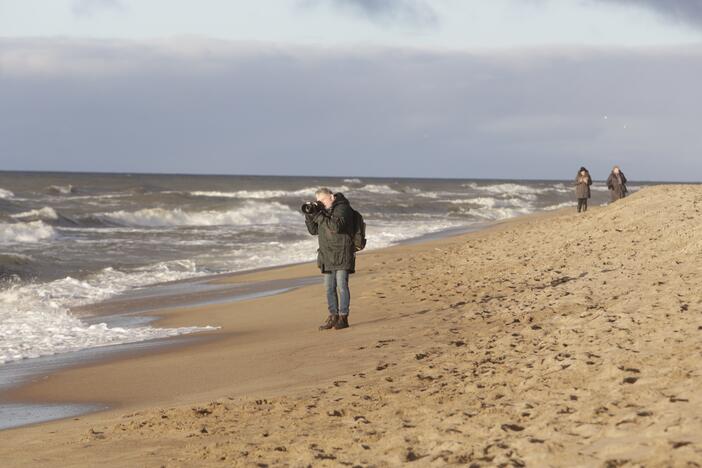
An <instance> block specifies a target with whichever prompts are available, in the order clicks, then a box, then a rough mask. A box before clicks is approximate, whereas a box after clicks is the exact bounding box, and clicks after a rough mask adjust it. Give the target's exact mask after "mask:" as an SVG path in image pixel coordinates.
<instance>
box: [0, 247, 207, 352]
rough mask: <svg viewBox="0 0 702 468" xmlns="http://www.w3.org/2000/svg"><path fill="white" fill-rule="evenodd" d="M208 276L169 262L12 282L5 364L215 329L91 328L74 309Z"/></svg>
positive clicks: (0, 310)
mask: <svg viewBox="0 0 702 468" xmlns="http://www.w3.org/2000/svg"><path fill="white" fill-rule="evenodd" d="M199 274H203V273H202V272H199V271H198V270H197V268H196V266H195V264H194V262H191V261H180V262H163V263H159V264H156V265H152V266H149V267H144V268H141V269H138V270H135V271H133V272H130V273H125V272H120V271H117V270H114V269H112V268H106V269H104V270H102V271H101V272H100V273H98V274H96V275H94V276H93V277H91V278H88V279H86V280H77V279H74V278H70V277H67V278H63V279H60V280H56V281H52V282H49V283H42V284H26V283H25V284H19V283H18V284H11V285H9V286H8V287H6V288H5V289H3V290H2V291H0V363H2V362H9V361H15V360H19V359H26V358H33V357H38V356H43V355H48V354H56V353H62V352H68V351H76V350H79V349H84V348H92V347H98V346H107V345H114V344H122V343H132V342H137V341H144V340H151V339H156V338H165V337H169V336H175V335H181V334H185V333H194V332H198V331H204V330H210V329H212V327H184V328H154V327H135V328H123V327H109V326H108V325H106V324H105V323H99V324H93V325H88V324H86V323H84V322H83V321H82V320H80V318H78V317H76V316H74V315H73V314H71V313H70V312H69V309H70V307H75V306H79V305H85V304H91V303H95V302H99V301H101V300H104V299H107V298H109V297H112V296H114V295H115V294H118V293H120V292H123V291H125V290H127V289H131V288H133V287H136V286H141V285H144V284H152V283H156V282H162V281H171V280H177V279H182V278H188V277H192V276H197V275H199Z"/></svg>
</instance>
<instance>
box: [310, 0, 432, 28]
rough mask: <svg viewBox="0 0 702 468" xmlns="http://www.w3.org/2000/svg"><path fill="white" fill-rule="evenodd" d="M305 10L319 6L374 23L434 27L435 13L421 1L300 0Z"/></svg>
mask: <svg viewBox="0 0 702 468" xmlns="http://www.w3.org/2000/svg"><path fill="white" fill-rule="evenodd" d="M300 5H301V6H302V7H305V8H311V7H316V6H320V5H326V6H330V7H332V8H335V9H337V10H339V11H342V12H346V13H351V14H354V15H356V16H360V17H363V18H366V19H368V20H371V21H373V22H376V23H381V24H388V23H398V24H404V25H410V26H415V27H422V28H429V27H436V26H437V25H438V23H439V19H438V16H437V14H436V11H435V10H434V9H433V8H432V7H431V6H429V3H428V2H425V1H422V0H301V1H300Z"/></svg>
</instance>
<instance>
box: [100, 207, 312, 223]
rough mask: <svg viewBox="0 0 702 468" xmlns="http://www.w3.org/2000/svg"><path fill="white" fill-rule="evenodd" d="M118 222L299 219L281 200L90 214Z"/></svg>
mask: <svg viewBox="0 0 702 468" xmlns="http://www.w3.org/2000/svg"><path fill="white" fill-rule="evenodd" d="M93 217H97V218H99V219H103V220H105V221H107V222H111V223H115V224H118V225H130V226H152V227H160V226H223V225H236V226H242V225H256V224H277V223H284V222H299V221H300V217H299V216H298V215H297V213H296V212H295V211H293V210H292V209H290V208H289V207H287V206H285V205H283V204H281V203H276V202H272V203H257V202H248V203H246V204H245V205H244V206H242V207H240V208H236V209H233V210H229V211H197V212H187V211H183V210H182V209H180V208H176V209H171V210H167V209H164V208H145V209H142V210H138V211H132V212H130V211H114V212H111V213H102V214H98V215H93Z"/></svg>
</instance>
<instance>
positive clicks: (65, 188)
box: [46, 184, 76, 195]
mask: <svg viewBox="0 0 702 468" xmlns="http://www.w3.org/2000/svg"><path fill="white" fill-rule="evenodd" d="M46 191H47V192H49V193H54V194H58V195H70V194H71V193H76V188H75V187H74V186H73V185H71V184H68V185H50V186H49V187H47V188H46Z"/></svg>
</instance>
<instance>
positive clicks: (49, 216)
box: [12, 206, 58, 221]
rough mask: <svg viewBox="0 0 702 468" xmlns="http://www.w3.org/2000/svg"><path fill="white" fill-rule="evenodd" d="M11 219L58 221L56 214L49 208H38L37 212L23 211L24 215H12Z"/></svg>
mask: <svg viewBox="0 0 702 468" xmlns="http://www.w3.org/2000/svg"><path fill="white" fill-rule="evenodd" d="M12 217H13V218H15V219H23V220H29V219H31V220H48V221H54V220H57V219H58V214H56V211H55V210H54V209H53V208H51V207H50V206H45V207H44V208H40V209H38V210H30V211H25V212H24V213H18V214H13V215H12Z"/></svg>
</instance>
